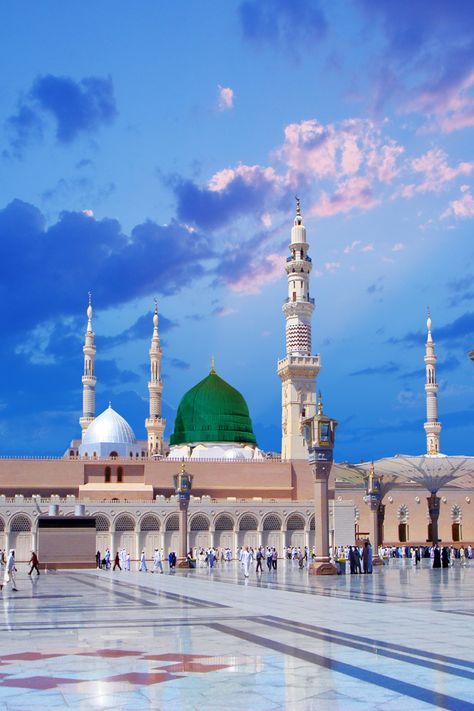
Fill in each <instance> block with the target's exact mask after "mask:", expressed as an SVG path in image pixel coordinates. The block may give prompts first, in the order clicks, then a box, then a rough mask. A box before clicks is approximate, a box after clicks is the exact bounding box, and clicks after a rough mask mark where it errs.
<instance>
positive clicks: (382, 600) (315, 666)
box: [0, 561, 474, 711]
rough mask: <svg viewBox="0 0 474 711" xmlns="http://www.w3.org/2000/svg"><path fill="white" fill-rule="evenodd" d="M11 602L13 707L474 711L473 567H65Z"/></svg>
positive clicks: (7, 654)
mask: <svg viewBox="0 0 474 711" xmlns="http://www.w3.org/2000/svg"><path fill="white" fill-rule="evenodd" d="M19 568H20V571H19V574H18V587H19V591H18V592H17V593H14V592H13V591H12V590H11V589H7V590H6V589H4V590H3V593H0V711H3V710H4V709H5V710H7V709H16V710H18V709H24V710H25V711H26V710H30V709H50V708H51V709H52V708H57V709H60V708H71V709H133V711H139V710H140V709H173V710H180V709H184V710H188V709H199V711H205V710H207V709H224V710H225V711H232V710H233V709H236V710H237V709H249V710H252V711H253V710H254V709H255V710H259V709H269V710H270V709H298V710H300V709H301V710H306V709H315V711H326V710H327V711H351V710H352V709H361V711H362V710H364V711H366V710H367V709H383V710H384V711H390V710H394V711H405V709H406V710H407V711H408V710H409V711H417V710H418V709H420V711H421V709H430V708H431V709H433V708H438V709H453V711H463V710H464V709H474V651H473V650H474V643H473V640H474V561H473V562H471V564H470V566H467V567H466V568H461V567H460V566H459V563H456V566H455V567H454V568H452V569H448V570H431V569H430V568H429V567H427V566H426V565H425V564H424V565H423V566H422V567H421V568H417V569H414V568H412V566H411V565H409V564H408V565H407V564H405V562H404V561H393V562H391V563H390V564H389V566H386V567H384V568H383V569H377V571H376V572H375V574H374V575H372V576H339V577H337V578H314V577H311V578H310V577H309V576H308V574H307V571H306V570H304V571H300V570H299V569H297V568H295V567H294V566H293V565H292V564H291V563H283V562H282V561H279V570H278V572H277V573H270V574H269V573H268V572H267V571H266V569H265V572H264V573H263V574H262V575H261V576H260V579H257V577H256V575H255V572H252V573H251V577H250V579H249V580H248V581H244V579H243V577H242V575H241V573H240V570H239V567H238V565H237V563H231V564H227V566H222V567H218V568H217V569H215V570H213V571H208V570H207V569H197V570H195V571H184V572H181V571H178V572H177V573H176V574H171V575H170V574H167V573H165V574H163V575H156V574H155V575H152V574H150V573H147V574H145V573H137V572H132V573H125V572H122V573H121V572H118V571H117V572H115V573H112V572H111V571H108V572H106V571H87V572H81V571H62V572H58V573H48V574H42V575H41V576H40V578H39V579H37V580H36V579H33V580H30V579H29V578H28V576H27V575H26V566H24V565H23V566H19Z"/></svg>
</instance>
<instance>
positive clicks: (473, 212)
mask: <svg viewBox="0 0 474 711" xmlns="http://www.w3.org/2000/svg"><path fill="white" fill-rule="evenodd" d="M461 193H462V197H460V198H459V200H452V201H451V202H450V203H449V207H448V208H447V209H446V210H445V211H444V212H443V214H442V215H441V219H442V220H446V219H447V218H449V217H455V218H456V219H458V220H463V219H466V218H469V217H474V197H473V196H472V195H471V193H470V191H469V187H468V186H467V185H463V186H462V187H461Z"/></svg>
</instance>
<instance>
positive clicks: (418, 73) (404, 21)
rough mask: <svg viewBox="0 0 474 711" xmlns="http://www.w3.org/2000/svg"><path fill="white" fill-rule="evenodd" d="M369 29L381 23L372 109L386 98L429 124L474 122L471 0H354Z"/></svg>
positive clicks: (449, 126) (447, 127)
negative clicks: (452, 1)
mask: <svg viewBox="0 0 474 711" xmlns="http://www.w3.org/2000/svg"><path fill="white" fill-rule="evenodd" d="M358 4H359V6H360V7H361V8H362V9H363V10H364V11H365V14H366V18H367V22H368V23H370V27H371V29H373V27H374V25H375V26H377V25H378V27H379V29H380V31H381V35H382V38H383V44H382V50H381V52H380V53H379V56H378V57H377V58H376V59H375V58H374V57H372V65H373V66H377V70H376V72H375V73H374V74H373V76H374V79H375V87H376V101H375V104H376V108H378V109H381V108H382V107H383V106H384V104H386V103H387V102H388V101H389V100H393V101H396V102H397V105H398V108H399V109H401V110H402V111H405V112H417V113H419V114H422V115H423V116H424V117H425V118H426V119H427V125H428V127H429V128H435V129H437V130H441V131H444V132H451V131H454V130H457V129H462V128H465V127H467V126H472V125H474V97H473V92H472V88H473V84H474V71H473V70H474V39H473V34H472V19H473V15H472V3H471V1H470V0H458V2H456V8H455V11H453V7H452V5H450V4H449V3H446V2H444V0H432V1H431V2H430V3H429V9H428V8H427V6H426V5H425V4H424V3H414V2H411V1H410V0H401V2H398V3H394V2H392V1H391V0H378V2H376V3H374V2H372V1H371V0H358Z"/></svg>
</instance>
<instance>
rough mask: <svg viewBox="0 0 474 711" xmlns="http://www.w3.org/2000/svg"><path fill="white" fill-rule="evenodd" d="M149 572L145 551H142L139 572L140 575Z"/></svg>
mask: <svg viewBox="0 0 474 711" xmlns="http://www.w3.org/2000/svg"><path fill="white" fill-rule="evenodd" d="M147 570H148V568H147V565H146V558H145V551H142V554H141V556H140V565H139V566H138V572H139V573H146V572H147Z"/></svg>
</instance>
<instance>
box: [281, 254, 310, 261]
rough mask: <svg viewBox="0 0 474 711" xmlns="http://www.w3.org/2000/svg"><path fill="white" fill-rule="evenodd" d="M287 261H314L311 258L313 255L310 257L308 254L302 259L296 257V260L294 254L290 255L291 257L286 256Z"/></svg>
mask: <svg viewBox="0 0 474 711" xmlns="http://www.w3.org/2000/svg"><path fill="white" fill-rule="evenodd" d="M286 261H287V262H293V261H295V262H301V261H305V262H312V261H313V260H312V259H311V257H308V255H306V257H305V258H304V260H301V259H295V260H294V259H293V256H289V257H287V258H286Z"/></svg>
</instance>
